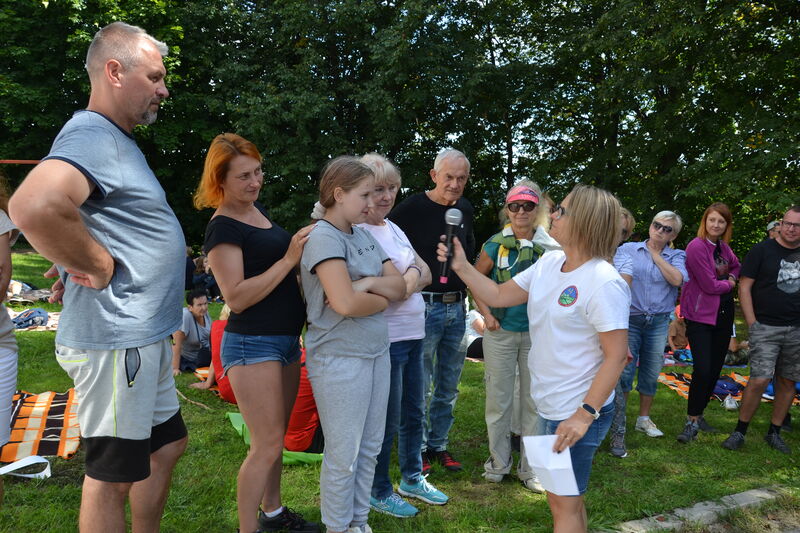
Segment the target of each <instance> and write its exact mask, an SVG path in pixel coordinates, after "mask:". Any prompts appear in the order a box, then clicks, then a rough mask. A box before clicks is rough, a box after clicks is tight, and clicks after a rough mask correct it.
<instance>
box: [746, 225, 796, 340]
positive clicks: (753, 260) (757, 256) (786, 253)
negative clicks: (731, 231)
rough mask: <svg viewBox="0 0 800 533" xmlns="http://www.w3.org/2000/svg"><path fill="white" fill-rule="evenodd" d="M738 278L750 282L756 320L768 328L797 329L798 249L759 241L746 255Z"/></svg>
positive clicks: (775, 242)
mask: <svg viewBox="0 0 800 533" xmlns="http://www.w3.org/2000/svg"><path fill="white" fill-rule="evenodd" d="M740 275H741V276H747V277H748V278H752V279H753V280H755V281H754V282H753V288H752V291H751V293H752V296H753V310H754V312H755V314H756V320H758V321H759V322H760V323H762V324H766V325H768V326H800V248H795V249H789V248H784V247H783V246H781V245H780V244H779V243H778V241H777V240H773V239H770V240H768V241H762V242H760V243H758V244H756V245H755V246H753V248H752V249H751V250H750V252H748V254H747V256H746V257H745V258H744V263H742V270H741V273H740Z"/></svg>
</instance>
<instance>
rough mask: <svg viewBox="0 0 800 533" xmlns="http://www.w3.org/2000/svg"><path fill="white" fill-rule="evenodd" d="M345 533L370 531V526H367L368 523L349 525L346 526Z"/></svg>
mask: <svg viewBox="0 0 800 533" xmlns="http://www.w3.org/2000/svg"><path fill="white" fill-rule="evenodd" d="M345 533H372V528H371V527H369V524H364V525H363V526H361V527H359V526H350V527H348V528H347V531H345Z"/></svg>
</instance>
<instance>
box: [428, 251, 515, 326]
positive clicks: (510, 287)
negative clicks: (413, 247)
mask: <svg viewBox="0 0 800 533" xmlns="http://www.w3.org/2000/svg"><path fill="white" fill-rule="evenodd" d="M436 253H437V254H438V256H439V261H441V262H445V261H447V247H446V246H445V245H444V243H440V244H439V248H438V250H437V252H436ZM450 268H452V269H453V272H455V273H456V274H458V277H459V278H461V281H463V282H464V283H465V284H466V285H467V287H468V288H469V290H470V291H471V292H472V296H473V298H477V299H479V300H481V301H483V302H484V303H486V304H488V305H490V306H492V307H513V306H515V305H519V304H522V303H525V302H527V301H528V292H527V291H525V290H524V289H523V288H522V287H520V286H519V285H517V284H516V283H515V282H514V280H509V281H506V282H505V283H503V284H502V285H498V284H497V283H495V282H494V281H492V280H490V279H489V278H487V277H486V276H484V275H483V274H481V273H480V272H478V271H477V270H475V267H474V266H472V265H470V264H469V261H467V257H466V255H464V249H463V248H462V247H461V243H460V242H459V240H458V237H453V257H452V259H451V261H450ZM484 318H485V316H484Z"/></svg>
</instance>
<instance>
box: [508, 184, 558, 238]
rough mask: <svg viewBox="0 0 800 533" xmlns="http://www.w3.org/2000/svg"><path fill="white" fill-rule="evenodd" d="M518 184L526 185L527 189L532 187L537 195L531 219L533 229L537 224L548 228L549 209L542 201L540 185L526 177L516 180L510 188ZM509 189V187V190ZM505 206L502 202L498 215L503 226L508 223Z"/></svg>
mask: <svg viewBox="0 0 800 533" xmlns="http://www.w3.org/2000/svg"><path fill="white" fill-rule="evenodd" d="M519 186H523V187H528V188H529V189H532V190H533V192H535V193H536V196H538V197H539V203H538V204H536V209H534V219H533V227H534V231H535V228H536V227H537V226H543V227H544V229H548V228H550V210H549V209H548V208H547V205H546V204H545V202H544V201H543V193H542V189H541V187H539V184H537V183H536V182H535V181H531V180H529V179H528V178H523V179H521V180H519V181H518V182H516V183H515V184H514V185H512V186H511V189H513V188H514V187H519ZM511 189H509V191H510V190H511ZM506 194H508V191H506ZM506 207H507V206H506V205H505V204H503V208H502V209H501V210H500V214H499V215H498V216H499V218H500V225H501V226H505V225H506V224H508V221H509V218H508V210H507V209H506Z"/></svg>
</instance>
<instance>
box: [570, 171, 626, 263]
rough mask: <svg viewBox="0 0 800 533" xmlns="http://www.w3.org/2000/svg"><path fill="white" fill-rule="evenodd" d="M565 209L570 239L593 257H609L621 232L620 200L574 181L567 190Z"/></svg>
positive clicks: (614, 249) (617, 243)
mask: <svg viewBox="0 0 800 533" xmlns="http://www.w3.org/2000/svg"><path fill="white" fill-rule="evenodd" d="M567 213H568V218H569V235H570V239H571V240H572V243H573V244H575V245H576V246H578V247H579V248H582V249H584V250H585V251H587V252H588V253H589V255H591V256H592V257H599V258H601V259H605V260H607V261H610V260H611V258H612V257H613V256H614V252H615V251H616V250H617V246H618V245H619V236H620V234H621V232H622V206H621V205H620V203H619V200H617V198H616V197H615V196H614V195H613V194H611V193H610V192H608V191H606V190H603V189H600V188H597V187H594V186H592V185H576V186H575V188H574V189H572V192H570V193H569V207H567Z"/></svg>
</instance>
